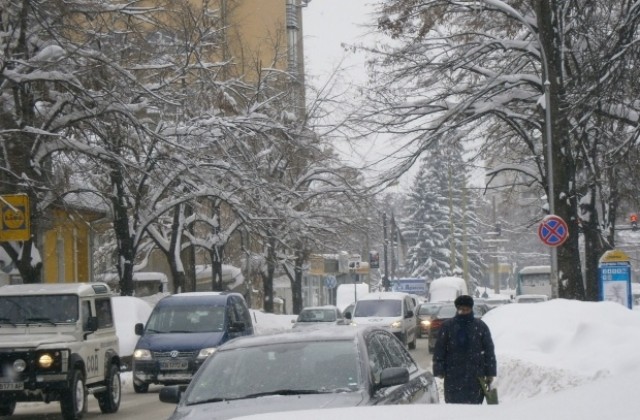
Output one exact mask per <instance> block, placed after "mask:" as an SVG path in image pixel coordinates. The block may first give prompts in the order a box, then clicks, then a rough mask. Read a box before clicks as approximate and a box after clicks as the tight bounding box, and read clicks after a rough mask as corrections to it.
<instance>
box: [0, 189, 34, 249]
mask: <svg viewBox="0 0 640 420" xmlns="http://www.w3.org/2000/svg"><path fill="white" fill-rule="evenodd" d="M0 212H1V213H2V218H1V220H0V242H9V241H27V240H29V238H31V218H30V213H29V197H28V196H27V195H26V194H5V195H1V196H0Z"/></svg>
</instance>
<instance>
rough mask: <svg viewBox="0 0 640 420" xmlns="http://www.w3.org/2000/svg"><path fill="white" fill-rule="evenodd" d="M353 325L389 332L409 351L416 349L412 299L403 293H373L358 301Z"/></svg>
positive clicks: (415, 327) (352, 315)
mask: <svg viewBox="0 0 640 420" xmlns="http://www.w3.org/2000/svg"><path fill="white" fill-rule="evenodd" d="M350 315H351V317H350V318H349V319H351V324H353V325H375V326H379V327H383V328H386V329H387V330H389V331H391V332H392V333H393V334H394V335H395V336H396V337H398V338H399V339H400V341H402V342H403V343H404V344H405V345H406V346H408V347H409V348H410V349H415V348H416V341H417V339H418V323H417V318H416V313H415V307H414V304H413V299H412V298H411V296H410V295H409V294H408V293H403V292H375V293H369V294H368V295H365V296H363V297H362V298H360V299H358V301H357V302H356V305H355V307H354V308H353V313H352V314H350Z"/></svg>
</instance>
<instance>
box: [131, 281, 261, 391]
mask: <svg viewBox="0 0 640 420" xmlns="http://www.w3.org/2000/svg"><path fill="white" fill-rule="evenodd" d="M135 333H136V334H137V335H140V336H141V337H140V339H139V340H138V343H137V345H136V349H135V350H134V352H133V389H134V391H135V392H137V393H144V392H147V391H148V389H149V384H185V383H189V381H190V380H191V378H192V377H193V374H194V373H195V372H196V371H197V370H198V368H199V367H200V366H201V365H202V363H204V361H205V359H206V358H207V357H208V356H209V355H210V354H212V353H214V352H215V351H216V348H217V347H218V346H219V345H221V344H223V343H225V342H227V341H229V340H231V339H232V338H237V337H241V336H245V335H252V334H253V323H252V321H251V314H250V312H249V308H248V307H247V304H246V302H245V300H244V298H243V297H242V295H241V294H240V293H229V292H192V293H180V294H177V295H170V296H166V297H164V298H162V299H161V300H160V301H159V302H158V303H157V304H156V306H155V308H154V309H153V312H151V315H150V316H149V321H148V322H147V325H146V327H145V326H144V325H143V324H141V323H140V324H136V326H135Z"/></svg>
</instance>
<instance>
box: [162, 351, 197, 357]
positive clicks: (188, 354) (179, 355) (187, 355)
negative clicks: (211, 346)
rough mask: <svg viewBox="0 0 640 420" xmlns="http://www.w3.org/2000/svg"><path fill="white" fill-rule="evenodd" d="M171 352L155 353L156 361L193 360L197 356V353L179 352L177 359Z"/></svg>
mask: <svg viewBox="0 0 640 420" xmlns="http://www.w3.org/2000/svg"><path fill="white" fill-rule="evenodd" d="M171 353H172V352H170V351H154V352H153V358H154V359H192V358H193V357H194V356H195V355H196V352H195V351H179V352H178V354H177V355H176V356H175V357H172V356H171Z"/></svg>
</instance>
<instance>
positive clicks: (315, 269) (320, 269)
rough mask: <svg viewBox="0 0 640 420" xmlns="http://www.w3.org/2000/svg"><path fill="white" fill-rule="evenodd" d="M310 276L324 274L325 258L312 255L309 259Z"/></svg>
mask: <svg viewBox="0 0 640 420" xmlns="http://www.w3.org/2000/svg"><path fill="white" fill-rule="evenodd" d="M309 274H310V275H312V276H321V275H323V274H324V257H323V256H322V255H311V256H310V257H309Z"/></svg>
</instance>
